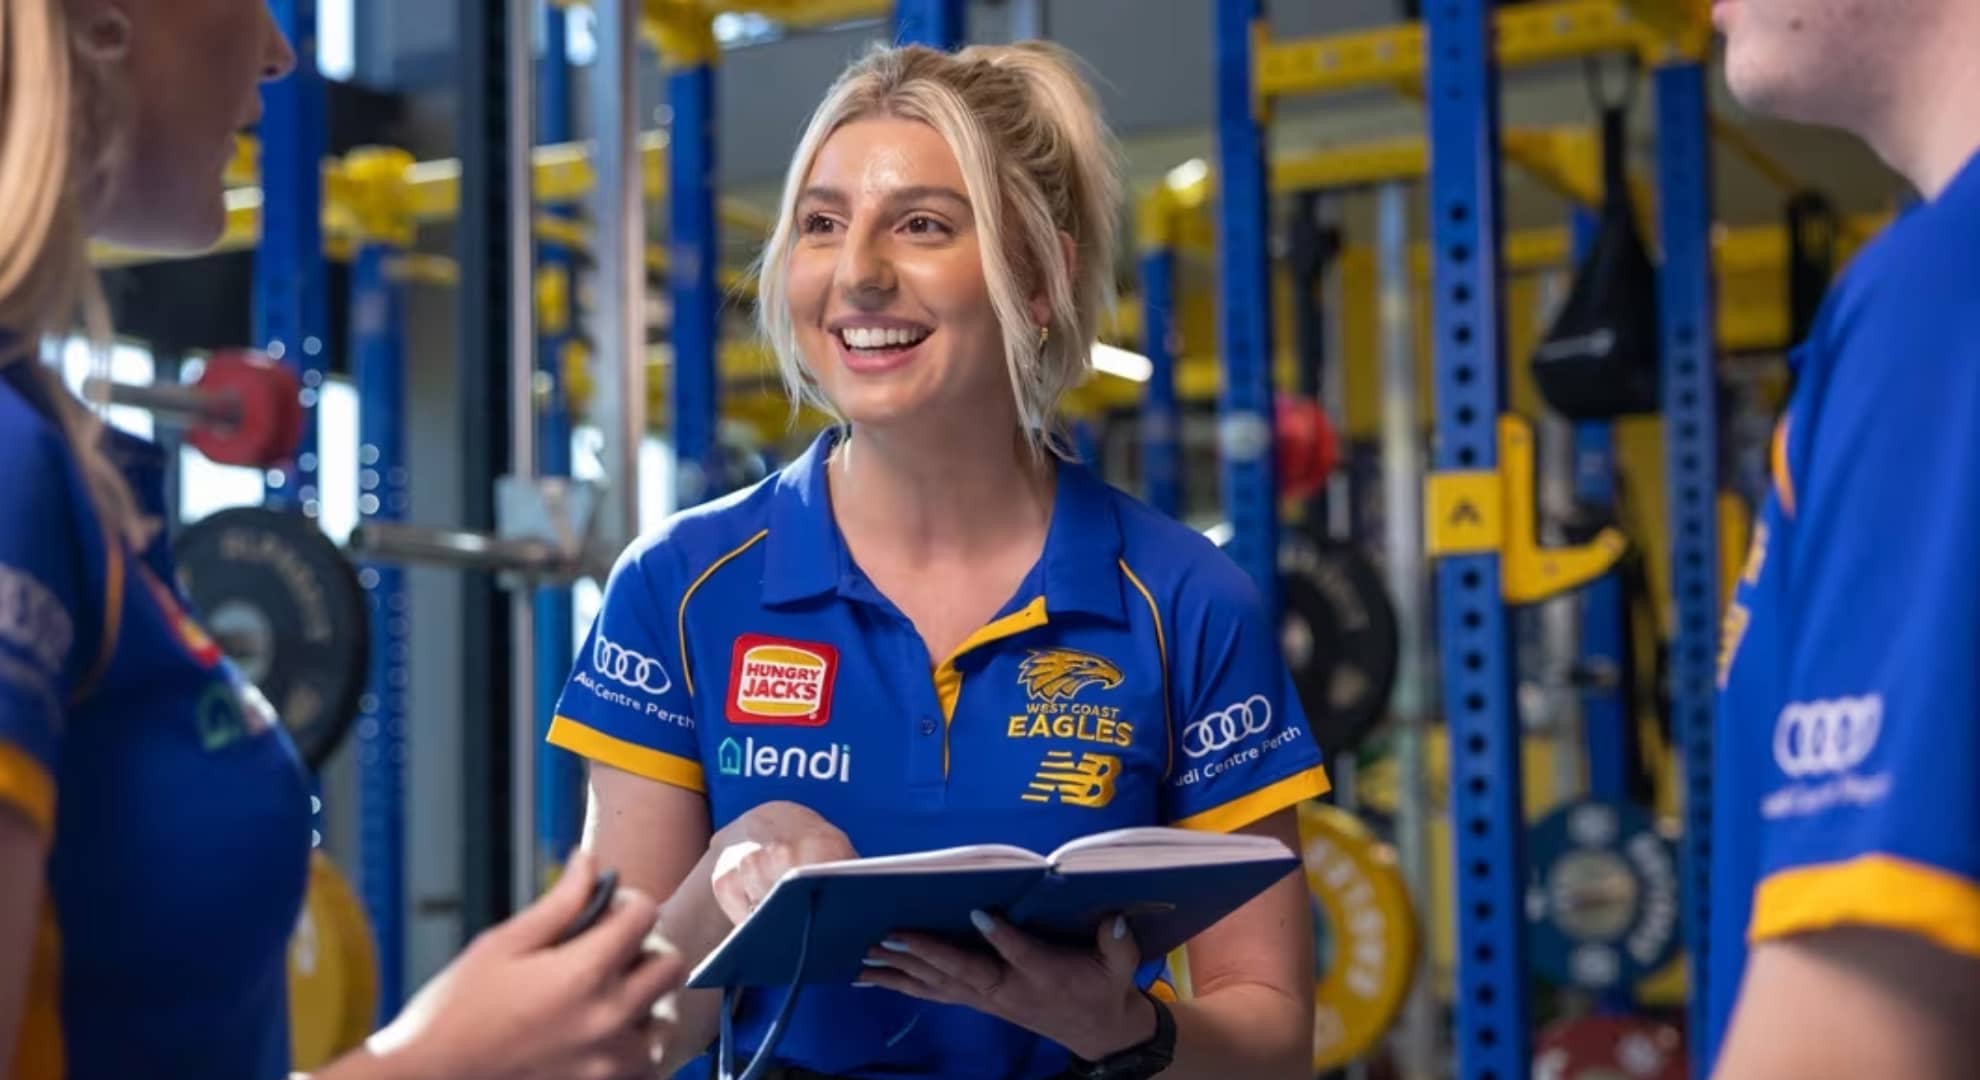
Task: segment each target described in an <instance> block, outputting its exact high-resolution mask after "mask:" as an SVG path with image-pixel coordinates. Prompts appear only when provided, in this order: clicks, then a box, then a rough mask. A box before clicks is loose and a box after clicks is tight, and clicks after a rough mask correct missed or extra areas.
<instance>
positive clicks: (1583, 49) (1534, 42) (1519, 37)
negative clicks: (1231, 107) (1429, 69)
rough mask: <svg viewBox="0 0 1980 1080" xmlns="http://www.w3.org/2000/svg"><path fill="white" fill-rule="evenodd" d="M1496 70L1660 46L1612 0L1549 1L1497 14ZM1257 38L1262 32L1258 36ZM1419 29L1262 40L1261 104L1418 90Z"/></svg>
mask: <svg viewBox="0 0 1980 1080" xmlns="http://www.w3.org/2000/svg"><path fill="white" fill-rule="evenodd" d="M1495 21H1496V26H1497V31H1498V32H1497V40H1498V63H1499V67H1500V69H1501V70H1506V69H1512V68H1521V67H1531V66H1534V65H1538V64H1546V63H1552V62H1555V61H1559V60H1571V59H1574V58H1575V57H1580V56H1594V55H1599V54H1602V53H1612V52H1631V51H1633V52H1638V53H1643V52H1646V51H1650V50H1654V49H1655V48H1656V47H1657V46H1658V45H1659V44H1660V42H1661V38H1660V35H1658V34H1657V33H1656V32H1655V31H1654V30H1653V29H1652V28H1651V27H1650V26H1648V25H1646V24H1644V23H1642V22H1638V21H1637V20H1635V19H1633V18H1631V17H1630V15H1629V13H1628V12H1627V11H1625V10H1624V9H1623V8H1622V7H1620V6H1619V5H1618V4H1616V3H1615V2H1614V0H1551V2H1548V3H1538V4H1525V5H1521V6H1518V7H1511V8H1505V9H1502V10H1500V11H1499V12H1497V13H1496V15H1495ZM1260 33H1261V37H1262V36H1263V31H1262V30H1261V32H1260ZM1423 43H1424V30H1423V26H1422V24H1420V23H1399V24H1396V25H1393V26H1387V27H1382V28H1379V29H1375V30H1360V31H1356V32H1354V33H1348V34H1333V35H1329V36H1327V37H1319V38H1308V39H1304V40H1298V41H1272V40H1269V39H1265V40H1261V41H1260V42H1259V44H1258V47H1257V53H1256V61H1255V72H1256V79H1255V80H1254V81H1255V83H1256V85H1257V93H1258V96H1259V97H1260V99H1261V100H1263V101H1266V102H1270V101H1271V100H1272V99H1274V98H1279V97H1288V96H1292V95H1296V94H1297V95H1306V94H1338V93H1345V92H1348V91H1352V90H1373V89H1383V88H1392V87H1395V86H1398V85H1405V84H1410V85H1413V84H1421V83H1422V81H1423V77H1424V58H1423Z"/></svg>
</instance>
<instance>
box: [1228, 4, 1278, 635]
mask: <svg viewBox="0 0 1980 1080" xmlns="http://www.w3.org/2000/svg"><path fill="white" fill-rule="evenodd" d="M1264 17H1265V12H1264V7H1263V5H1262V3H1260V0H1217V6H1216V11H1215V15H1214V40H1215V49H1216V60H1215V74H1214V78H1215V80H1216V87H1217V106H1216V107H1217V114H1216V115H1217V195H1216V204H1217V229H1218V235H1217V328H1218V339H1219V344H1220V345H1221V353H1222V360H1223V376H1224V378H1223V388H1222V390H1221V392H1220V397H1219V401H1218V425H1217V426H1218V440H1217V441H1218V448H1219V458H1220V461H1221V467H1222V469H1223V500H1224V513H1225V515H1226V517H1227V519H1228V520H1229V521H1230V523H1231V540H1230V544H1229V546H1228V547H1227V549H1226V550H1228V551H1229V552H1230V554H1231V557H1232V558H1233V559H1234V560H1236V562H1237V564H1238V565H1239V566H1240V567H1243V568H1244V571H1245V572H1246V573H1247V574H1250V575H1251V579H1252V581H1253V582H1255V583H1256V584H1257V587H1258V590H1259V593H1260V594H1261V596H1262V598H1263V601H1264V604H1265V610H1266V611H1267V612H1268V613H1269V614H1270V617H1271V619H1272V620H1273V621H1274V622H1275V623H1276V622H1277V620H1278V611H1279V505H1278V503H1279V500H1278V476H1277V472H1278V468H1277V462H1275V461H1274V460H1273V455H1272V429H1273V416H1272V389H1273V387H1272V311H1271V296H1272V288H1271V253H1270V250H1269V248H1268V247H1267V240H1268V236H1269V232H1268V229H1269V219H1268V209H1269V202H1268V191H1267V186H1266V161H1265V142H1266V140H1265V125H1264V122H1263V118H1262V117H1261V115H1260V110H1259V108H1258V103H1257V95H1256V93H1255V86H1254V81H1253V80H1254V74H1253V61H1254V59H1255V58H1254V57H1253V55H1252V38H1253V35H1252V28H1253V26H1254V25H1255V24H1257V23H1258V22H1260V21H1261V20H1263V19H1264Z"/></svg>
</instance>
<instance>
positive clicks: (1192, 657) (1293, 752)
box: [1162, 552, 1329, 832]
mask: <svg viewBox="0 0 1980 1080" xmlns="http://www.w3.org/2000/svg"><path fill="white" fill-rule="evenodd" d="M1174 655H1175V662H1176V670H1177V674H1178V676H1179V677H1178V679H1177V686H1176V687H1175V692H1176V700H1177V703H1178V711H1177V713H1176V717H1175V722H1174V723H1173V724H1171V726H1170V734H1169V738H1170V742H1171V746H1170V769H1169V777H1168V780H1167V782H1166V783H1165V785H1164V787H1163V791H1162V817H1163V819H1164V821H1166V822H1167V823H1168V824H1170V825H1172V826H1175V827H1178V828H1187V829H1203V830H1207V831H1215V832H1231V831H1234V830H1237V829H1241V828H1243V827H1245V826H1247V825H1250V824H1252V823H1253V822H1256V821H1258V820H1260V819H1262V818H1265V817H1268V816H1270V815H1271V814H1274V813H1276V812H1278V811H1280V810H1283V809H1285V808H1287V807H1289V806H1293V805H1295V804H1297V803H1299V802H1301V801H1303V800H1306V799H1311V798H1314V797H1315V796H1318V795H1323V794H1325V793H1326V792H1327V790H1328V788H1329V782H1328V779H1327V773H1326V769H1325V767H1324V764H1323V762H1322V760H1321V754H1320V744H1319V742H1318V741H1317V740H1316V739H1315V738H1314V735H1313V729H1312V726H1311V725H1310V724H1309V723H1308V722H1307V719H1306V714H1305V712H1304V710H1302V709H1301V708H1300V703H1299V696H1298V694H1297V693H1296V692H1295V691H1294V688H1293V684H1292V674H1291V672H1289V671H1288V670H1287V669H1286V662H1285V659H1284V657H1283V656H1282V655H1281V653H1280V651H1279V635H1278V633H1277V631H1276V630H1275V629H1274V628H1273V626H1272V624H1271V621H1270V620H1269V619H1268V618H1267V616H1266V614H1265V609H1264V606H1263V603H1262V600H1261V597H1260V596H1259V594H1258V590H1257V589H1256V588H1255V587H1253V585H1252V583H1251V579H1249V578H1247V577H1246V576H1245V575H1244V573H1243V571H1241V570H1239V569H1238V568H1237V566H1236V565H1235V564H1233V563H1231V562H1230V561H1229V559H1228V557H1226V556H1224V555H1223V554H1222V553H1221V552H1212V553H1210V554H1209V555H1206V556H1204V557H1203V564H1202V565H1201V566H1199V567H1195V568H1192V572H1191V574H1190V575H1189V577H1188V578H1187V580H1186V583H1185V585H1184V586H1183V589H1182V594H1181V595H1180V596H1179V597H1178V598H1177V603H1176V646H1175V649H1174Z"/></svg>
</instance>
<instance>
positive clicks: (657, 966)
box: [614, 947, 688, 1019]
mask: <svg viewBox="0 0 1980 1080" xmlns="http://www.w3.org/2000/svg"><path fill="white" fill-rule="evenodd" d="M687 974H688V966H687V961H686V960H684V959H683V958H682V957H681V955H680V953H678V952H675V951H674V950H673V948H672V947H667V948H664V949H661V950H657V951H652V952H648V953H646V954H645V955H644V956H643V957H641V959H640V960H639V962H638V963H637V965H635V966H634V967H633V968H632V970H630V971H628V972H627V973H626V977H625V979H624V981H622V982H621V983H620V984H619V987H618V989H617V990H616V991H615V992H614V996H615V997H616V998H617V1001H618V1006H619V1008H620V1009H621V1010H622V1011H623V1012H624V1013H625V1015H626V1016H628V1017H631V1018H642V1019H643V1018H647V1017H651V1016H652V1015H653V1010H654V1006H655V1005H656V1004H657V1003H658V1002H659V1000H660V999H661V998H663V997H665V996H667V995H668V994H671V993H673V992H674V991H676V990H678V989H680V988H681V984H682V983H684V982H686V981H687Z"/></svg>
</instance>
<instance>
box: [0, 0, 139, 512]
mask: <svg viewBox="0 0 1980 1080" xmlns="http://www.w3.org/2000/svg"><path fill="white" fill-rule="evenodd" d="M116 104H117V103H116V101H115V99H114V98H113V96H112V92H111V89H110V86H109V84H108V82H107V80H106V79H105V78H104V73H103V67H102V65H101V64H100V63H98V62H97V61H96V60H94V59H93V58H91V57H90V56H89V55H88V54H87V53H86V52H85V51H84V50H83V49H81V48H80V47H79V45H78V41H77V39H76V37H75V36H74V34H73V32H72V27H71V26H70V25H69V18H68V11H67V8H66V6H65V3H64V0H0V206H4V207H6V208H7V213H8V220H7V223H6V228H5V229H4V230H0V331H4V332H5V333H6V334H8V335H9V340H8V342H7V344H6V346H5V348H4V350H0V368H4V367H8V366H11V365H13V364H26V365H28V366H29V370H30V372H31V373H32V375H33V377H34V378H36V379H38V380H40V381H41V382H42V384H43V385H44V387H45V388H46V390H47V391H48V392H47V393H46V394H45V395H44V396H45V397H46V398H47V399H48V400H50V401H51V402H53V403H54V407H55V412H56V416H55V419H56V422H57V423H58V424H59V425H60V427H61V429H62V432H63V434H64V435H65V436H66V438H67V439H68V442H69V445H70V447H71V449H72V450H73V451H74V453H75V455H76V458H77V460H78V461H79V462H80V463H81V465H82V472H83V476H84V479H85V482H86V483H87V484H88V486H89V495H90V499H91V502H92V503H93V504H94V505H95V508H96V511H97V514H98V516H99V517H100V518H101V519H102V520H103V523H104V527H105V529H106V530H107V531H109V532H111V533H112V534H114V535H116V536H119V537H121V538H122V539H124V540H125V541H127V542H129V543H131V544H133V545H134V546H142V545H143V544H144V543H145V541H146V538H147V537H148V535H149V534H150V533H151V531H152V530H153V528H154V524H153V523H151V522H148V521H146V520H144V518H143V517H142V516H141V515H140V514H139V512H138V509H137V504H136V502H135V500H134V499H133V498H132V497H131V493H130V489H129V488H128V487H127V486H126V485H125V483H124V479H123V474H122V473H121V472H120V471H119V470H118V469H117V467H116V466H115V465H114V464H113V463H112V462H111V461H110V459H109V458H108V457H107V456H106V455H105V453H104V449H103V429H102V425H101V424H100V422H99V421H98V420H97V418H96V417H95V416H94V415H93V414H92V413H91V412H90V411H89V410H88V409H87V408H85V407H84V406H83V404H82V402H80V401H78V400H76V398H75V397H74V396H73V395H71V394H70V393H69V392H68V389H67V388H66V387H65V386H64V385H63V383H62V379H61V376H60V374H59V372H57V370H56V369H54V368H53V367H50V366H49V365H47V364H44V363H41V362H40V360H39V358H38V354H39V351H40V347H41V342H42V340H43V338H45V337H47V336H50V335H54V336H61V337H66V336H67V335H69V334H70V333H72V332H73V331H74V330H75V329H76V328H77V326H78V324H81V325H82V327H83V329H84V331H85V333H86V335H87V338H88V340H89V341H90V342H91V343H92V344H93V345H94V347H95V349H96V350H97V352H98V354H99V355H104V354H106V353H107V350H108V348H109V344H110V319H109V310H108V306H107V305H106V304H105V303H104V300H103V294H102V289H101V287H100V284H99V282H98V281H97V278H96V274H95V272H94V271H93V270H92V268H91V267H90V264H89V246H88V241H89V232H88V230H89V225H88V214H89V212H90V210H91V208H92V207H94V206H95V205H96V204H97V201H98V200H99V199H101V198H103V197H104V195H105V194H106V187H105V184H106V179H105V178H106V177H108V176H109V175H110V173H111V168H110V162H111V154H112V153H113V147H114V145H115V140H114V139H113V138H112V130H111V129H112V123H111V117H112V116H114V115H115V114H116V113H117V111H118V110H117V108H116Z"/></svg>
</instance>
